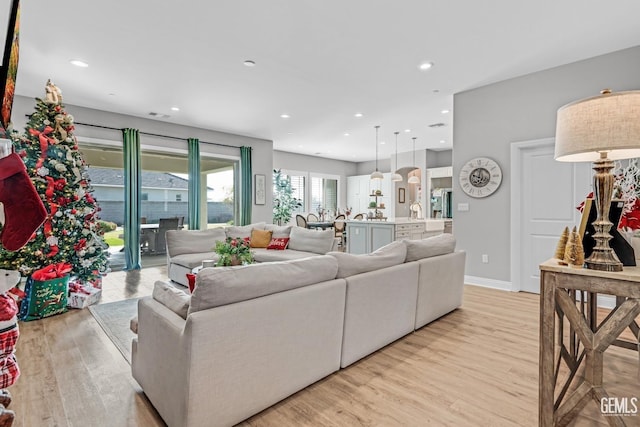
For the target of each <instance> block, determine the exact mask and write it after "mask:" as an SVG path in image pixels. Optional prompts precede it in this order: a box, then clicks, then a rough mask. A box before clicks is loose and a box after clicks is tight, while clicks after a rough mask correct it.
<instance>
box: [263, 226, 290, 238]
mask: <svg viewBox="0 0 640 427" xmlns="http://www.w3.org/2000/svg"><path fill="white" fill-rule="evenodd" d="M292 228H293V226H291V225H283V226H280V225H275V224H267V225H265V226H264V229H265V230H271V231H273V235H272V236H271V237H289V235H290V234H291V229H292Z"/></svg>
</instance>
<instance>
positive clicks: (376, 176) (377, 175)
mask: <svg viewBox="0 0 640 427" xmlns="http://www.w3.org/2000/svg"><path fill="white" fill-rule="evenodd" d="M375 128H376V170H375V172H373V173H372V174H371V179H382V178H384V176H383V175H382V172H380V171H379V170H378V129H380V126H375Z"/></svg>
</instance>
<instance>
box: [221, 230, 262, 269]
mask: <svg viewBox="0 0 640 427" xmlns="http://www.w3.org/2000/svg"><path fill="white" fill-rule="evenodd" d="M214 251H215V253H217V254H218V255H219V256H220V257H219V258H218V262H216V267H225V266H230V265H243V264H251V263H253V254H252V253H251V245H250V243H249V241H248V240H244V239H239V238H235V237H227V240H225V241H224V242H222V241H217V242H216V247H215V249H214Z"/></svg>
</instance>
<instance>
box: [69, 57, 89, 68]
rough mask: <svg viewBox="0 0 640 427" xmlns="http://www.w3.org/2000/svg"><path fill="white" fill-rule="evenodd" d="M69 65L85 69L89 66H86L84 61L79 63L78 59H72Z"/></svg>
mask: <svg viewBox="0 0 640 427" xmlns="http://www.w3.org/2000/svg"><path fill="white" fill-rule="evenodd" d="M69 62H70V63H71V64H73V65H75V66H76V67H82V68H87V67H88V66H89V64H87V63H86V62H84V61H80V60H79V59H72V60H71V61H69Z"/></svg>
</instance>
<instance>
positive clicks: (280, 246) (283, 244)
mask: <svg viewBox="0 0 640 427" xmlns="http://www.w3.org/2000/svg"><path fill="white" fill-rule="evenodd" d="M287 246H289V238H288V237H273V238H272V239H271V241H270V242H269V246H267V249H273V250H276V251H284V250H285V249H287Z"/></svg>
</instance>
